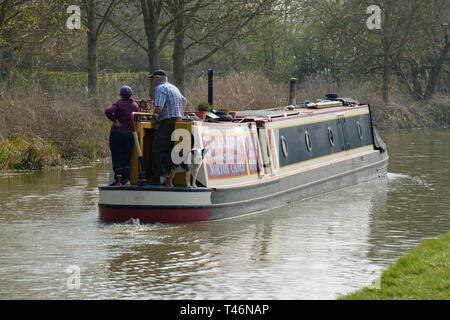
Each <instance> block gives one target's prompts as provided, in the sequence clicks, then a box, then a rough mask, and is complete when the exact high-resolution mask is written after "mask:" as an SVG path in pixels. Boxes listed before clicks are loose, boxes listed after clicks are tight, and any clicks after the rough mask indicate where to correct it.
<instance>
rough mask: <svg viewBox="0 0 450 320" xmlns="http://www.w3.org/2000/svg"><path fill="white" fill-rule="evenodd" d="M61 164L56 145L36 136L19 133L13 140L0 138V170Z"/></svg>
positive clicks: (40, 167)
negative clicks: (25, 135) (0, 139)
mask: <svg viewBox="0 0 450 320" xmlns="http://www.w3.org/2000/svg"><path fill="white" fill-rule="evenodd" d="M61 164H62V158H61V156H60V154H59V153H58V151H57V149H56V147H55V146H53V145H52V144H50V143H48V142H45V141H42V140H41V139H39V138H38V137H31V138H27V137H24V136H22V135H19V136H17V137H16V138H14V139H13V140H8V139H2V142H1V145H0V170H3V171H8V170H39V169H42V168H46V167H51V166H56V165H61Z"/></svg>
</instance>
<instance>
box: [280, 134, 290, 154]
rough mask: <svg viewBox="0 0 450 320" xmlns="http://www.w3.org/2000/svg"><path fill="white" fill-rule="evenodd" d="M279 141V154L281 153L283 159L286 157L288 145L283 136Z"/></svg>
mask: <svg viewBox="0 0 450 320" xmlns="http://www.w3.org/2000/svg"><path fill="white" fill-rule="evenodd" d="M280 141H281V152H282V153H283V156H284V157H285V158H287V157H288V145H287V140H286V138H285V137H284V136H281V138H280Z"/></svg>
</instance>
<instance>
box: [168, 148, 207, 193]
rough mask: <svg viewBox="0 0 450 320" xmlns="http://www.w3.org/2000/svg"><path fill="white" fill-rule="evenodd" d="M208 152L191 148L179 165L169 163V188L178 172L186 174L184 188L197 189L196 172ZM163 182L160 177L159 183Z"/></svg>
mask: <svg viewBox="0 0 450 320" xmlns="http://www.w3.org/2000/svg"><path fill="white" fill-rule="evenodd" d="M207 152H208V149H206V148H203V149H199V148H193V149H192V150H191V151H189V152H188V153H187V154H186V155H184V156H183V162H182V163H181V164H179V165H176V164H174V163H173V161H170V168H169V173H168V176H169V181H170V182H169V183H170V185H169V186H170V187H173V178H174V177H175V174H177V173H179V172H186V187H188V188H197V175H198V172H199V170H200V168H201V166H202V164H203V162H204V161H205V155H206V153H207ZM191 176H192V184H191ZM164 182H165V177H161V183H162V184H163V183H164Z"/></svg>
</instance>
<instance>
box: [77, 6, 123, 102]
mask: <svg viewBox="0 0 450 320" xmlns="http://www.w3.org/2000/svg"><path fill="white" fill-rule="evenodd" d="M82 1H83V2H82V4H83V8H84V10H85V11H86V16H85V17H84V19H83V22H84V24H85V25H86V27H87V72H88V91H89V98H90V100H91V103H92V105H93V107H94V110H97V108H96V107H97V106H98V104H99V92H98V54H97V51H98V48H97V47H98V40H99V38H100V35H101V34H102V32H103V30H104V28H105V25H106V21H107V19H108V17H109V16H110V15H111V13H112V11H113V9H114V5H115V4H116V1H117V0H108V1H107V2H106V3H101V5H102V6H103V7H104V8H106V9H104V12H103V13H102V14H98V13H97V12H98V10H99V4H100V1H99V0H82Z"/></svg>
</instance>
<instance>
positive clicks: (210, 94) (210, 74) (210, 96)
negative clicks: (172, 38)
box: [208, 69, 213, 107]
mask: <svg viewBox="0 0 450 320" xmlns="http://www.w3.org/2000/svg"><path fill="white" fill-rule="evenodd" d="M208 103H209V105H210V106H211V107H212V106H213V70H212V69H208Z"/></svg>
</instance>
